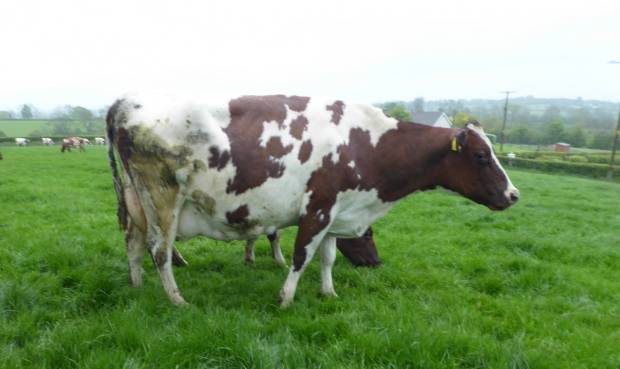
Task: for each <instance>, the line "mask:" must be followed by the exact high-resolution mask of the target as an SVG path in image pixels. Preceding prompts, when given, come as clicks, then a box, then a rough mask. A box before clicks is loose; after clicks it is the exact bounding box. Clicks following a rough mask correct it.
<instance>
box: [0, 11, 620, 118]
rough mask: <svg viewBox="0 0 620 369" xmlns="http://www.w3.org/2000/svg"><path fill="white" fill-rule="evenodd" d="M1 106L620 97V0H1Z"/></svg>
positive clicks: (90, 106) (47, 106)
mask: <svg viewBox="0 0 620 369" xmlns="http://www.w3.org/2000/svg"><path fill="white" fill-rule="evenodd" d="M0 47H1V49H0V50H2V51H1V53H0V109H6V108H9V109H16V108H17V107H18V106H19V105H20V104H22V103H32V104H34V105H35V106H36V107H39V108H41V109H51V108H53V107H55V106H57V105H62V104H71V105H83V106H86V107H89V108H98V107H101V106H103V105H108V104H110V103H111V102H112V101H113V100H114V98H115V97H117V96H118V95H120V94H122V93H123V92H125V91H138V90H158V91H159V90H161V91H179V92H183V93H194V92H199V93H201V94H218V95H220V94H224V95H228V94H230V95H233V94H239V93H241V94H265V93H285V94H305V95H320V96H325V97H337V98H342V99H346V100H353V101H359V102H379V101H386V100H396V99H397V100H412V99H413V98H415V97H416V96H424V97H425V98H426V99H439V98H442V99H446V98H451V99H458V98H501V95H500V94H499V91H503V90H507V89H508V90H515V91H517V94H516V95H517V96H519V95H521V96H524V95H534V96H537V97H569V98H573V97H577V96H582V97H583V98H586V99H604V100H614V101H618V100H620V64H608V62H609V61H610V60H620V1H619V0H609V1H605V0H589V1H566V0H564V1H548V0H520V1H496V0H468V1H456V0H454V1H447V0H432V1H413V0H407V1H386V0H382V1H374V2H370V1H369V2H364V1H360V0H357V1H350V2H349V1H347V2H345V1H342V2H338V1H336V0H329V1H322V0H312V1H304V2H296V1H293V0H287V1H272V0H260V1H247V2H240V1H231V0H226V1H180V0H176V1H129V0H124V1H117V0H105V1H85V0H82V1H67V0H54V1H33V0H2V1H1V2H0Z"/></svg>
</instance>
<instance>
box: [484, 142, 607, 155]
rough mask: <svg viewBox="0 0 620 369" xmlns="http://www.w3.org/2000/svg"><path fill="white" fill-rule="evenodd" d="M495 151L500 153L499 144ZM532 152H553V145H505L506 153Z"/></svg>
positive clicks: (577, 150)
mask: <svg viewBox="0 0 620 369" xmlns="http://www.w3.org/2000/svg"><path fill="white" fill-rule="evenodd" d="M494 147H495V151H497V152H499V144H495V145H494ZM531 151H553V146H551V145H523V144H510V143H508V144H504V152H505V153H507V152H514V153H519V152H531ZM570 152H571V153H573V154H576V153H603V154H604V153H611V150H598V149H588V148H582V147H571V149H570Z"/></svg>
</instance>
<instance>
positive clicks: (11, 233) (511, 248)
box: [0, 147, 620, 369]
mask: <svg viewBox="0 0 620 369" xmlns="http://www.w3.org/2000/svg"><path fill="white" fill-rule="evenodd" d="M2 153H3V154H4V157H5V160H3V161H0V206H1V208H0V368H21V367H24V368H37V369H40V368H54V369H60V368H175V367H179V368H424V369H428V368H571V369H574V368H584V369H585V368H597V369H602V368H610V369H611V368H618V367H620V231H619V230H620V185H618V184H613V183H606V182H602V181H594V180H587V179H581V178H574V177H566V176H550V175H545V174H537V173H532V172H520V171H512V172H511V176H512V179H513V182H514V183H515V185H517V186H518V187H519V188H520V190H521V194H522V200H521V202H520V203H519V204H517V205H516V206H515V207H513V208H511V209H509V210H508V211H505V212H501V213H494V212H491V211H489V210H487V209H485V208H483V207H480V206H478V205H475V204H473V203H471V202H468V201H467V200H465V199H463V198H459V197H457V196H454V195H450V194H448V193H445V192H433V193H422V194H418V195H415V196H413V197H410V198H408V199H407V200H405V201H403V202H401V203H400V204H399V205H398V206H397V207H396V208H394V209H393V210H392V211H391V212H390V213H389V214H388V216H386V217H385V218H384V219H382V220H381V221H380V222H379V223H377V224H376V226H375V238H376V242H377V245H378V248H379V253H380V255H381V257H382V259H383V262H384V266H382V267H380V268H378V269H360V268H357V269H356V268H354V267H352V266H351V265H350V264H348V262H347V261H346V260H345V259H344V258H343V257H342V256H341V255H339V256H338V259H337V261H336V265H335V267H334V283H335V288H336V291H337V292H338V294H339V296H340V297H339V298H336V299H326V298H321V297H320V296H319V294H318V291H319V279H320V278H319V265H318V264H319V263H318V260H314V261H313V263H312V264H311V265H310V266H309V268H308V270H307V272H306V273H305V274H304V276H303V278H302V279H301V281H300V284H299V289H298V292H297V296H296V300H295V302H294V303H293V305H292V306H291V307H290V308H289V309H287V310H280V309H279V308H278V306H277V294H278V291H279V289H280V287H281V284H282V283H283V281H284V279H285V277H286V274H287V271H286V270H284V269H282V268H278V267H277V266H275V265H274V264H273V263H272V261H271V257H270V250H269V248H268V246H267V243H266V241H265V240H261V241H260V242H258V243H257V262H256V265H255V266H253V267H248V266H246V265H244V264H243V263H242V257H243V247H242V245H243V243H241V242H232V243H224V242H215V241H209V240H206V239H195V240H192V241H189V242H185V243H179V244H178V246H179V248H180V249H181V251H182V252H183V254H184V256H185V257H186V258H188V260H189V262H190V266H188V267H187V268H183V269H177V270H176V277H177V281H178V283H179V286H180V288H181V290H182V292H183V293H184V296H185V298H186V299H187V300H188V301H189V302H190V306H188V307H186V308H177V307H174V306H172V305H171V304H170V303H169V302H168V300H167V298H166V296H165V294H164V291H163V289H162V287H161V284H160V282H159V278H158V277H157V275H156V273H155V271H154V269H153V267H152V263H151V262H150V260H148V258H147V260H145V270H146V273H145V274H146V275H145V285H144V286H143V287H141V288H138V289H133V288H130V287H129V286H128V283H127V265H126V256H125V252H124V244H123V237H122V235H121V233H120V232H119V230H118V226H117V221H116V216H115V211H116V202H115V198H114V191H113V189H112V181H111V176H110V174H109V170H108V164H107V162H106V159H105V157H106V156H105V150H104V149H103V148H100V147H99V148H98V147H90V148H89V149H88V152H86V153H77V152H73V153H70V154H60V153H59V152H58V148H57V147H52V148H47V147H29V148H15V147H4V148H2ZM293 236H294V230H293V229H290V230H288V231H287V232H285V234H284V237H283V242H282V244H283V250H284V253H285V255H286V256H287V258H288V257H290V255H291V244H292V240H293Z"/></svg>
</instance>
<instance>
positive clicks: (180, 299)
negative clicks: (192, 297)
mask: <svg viewBox="0 0 620 369" xmlns="http://www.w3.org/2000/svg"><path fill="white" fill-rule="evenodd" d="M170 301H172V303H173V304H174V306H179V307H184V306H188V305H189V304H188V303H187V301H185V299H183V297H181V296H180V295H179V296H175V297H173V298H171V299H170Z"/></svg>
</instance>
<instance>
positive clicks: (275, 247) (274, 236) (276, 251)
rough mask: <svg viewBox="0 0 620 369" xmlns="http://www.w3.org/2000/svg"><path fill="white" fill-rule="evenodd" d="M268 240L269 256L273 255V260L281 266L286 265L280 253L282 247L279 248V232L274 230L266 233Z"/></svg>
mask: <svg viewBox="0 0 620 369" xmlns="http://www.w3.org/2000/svg"><path fill="white" fill-rule="evenodd" d="M267 238H268V239H269V242H270V243H271V256H272V257H273V261H274V262H275V263H276V264H277V265H279V266H282V267H285V266H286V261H284V256H283V255H282V249H281V248H280V232H278V231H275V232H273V233H270V234H268V235H267Z"/></svg>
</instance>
